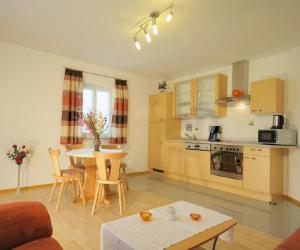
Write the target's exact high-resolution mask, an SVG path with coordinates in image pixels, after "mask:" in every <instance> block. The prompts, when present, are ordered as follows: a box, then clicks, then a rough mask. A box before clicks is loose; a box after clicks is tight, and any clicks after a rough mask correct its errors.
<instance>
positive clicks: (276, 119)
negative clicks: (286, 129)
mask: <svg viewBox="0 0 300 250" xmlns="http://www.w3.org/2000/svg"><path fill="white" fill-rule="evenodd" d="M283 125H284V116H283V115H273V126H272V127H271V129H283Z"/></svg>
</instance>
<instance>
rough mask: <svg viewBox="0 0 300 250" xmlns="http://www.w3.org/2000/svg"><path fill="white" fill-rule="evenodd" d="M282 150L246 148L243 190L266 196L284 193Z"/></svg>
mask: <svg viewBox="0 0 300 250" xmlns="http://www.w3.org/2000/svg"><path fill="white" fill-rule="evenodd" d="M282 166H283V154H282V150H281V149H273V148H266V149H262V148H257V147H245V148H244V170H243V188H244V189H246V190H251V191H256V192H260V193H266V194H271V195H272V194H281V193H282V176H283V170H282Z"/></svg>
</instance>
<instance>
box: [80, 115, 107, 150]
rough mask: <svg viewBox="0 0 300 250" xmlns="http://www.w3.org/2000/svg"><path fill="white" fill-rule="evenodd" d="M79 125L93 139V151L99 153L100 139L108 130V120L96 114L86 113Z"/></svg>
mask: <svg viewBox="0 0 300 250" xmlns="http://www.w3.org/2000/svg"><path fill="white" fill-rule="evenodd" d="M81 123H82V125H83V126H85V127H86V128H87V129H88V130H89V132H90V133H91V134H93V136H94V137H95V142H94V144H95V151H99V149H100V146H101V137H102V135H103V133H104V132H105V131H106V130H107V128H108V120H107V118H106V117H105V116H103V114H102V113H101V112H100V113H98V114H97V113H96V112H88V113H87V114H86V115H83V117H82V119H81Z"/></svg>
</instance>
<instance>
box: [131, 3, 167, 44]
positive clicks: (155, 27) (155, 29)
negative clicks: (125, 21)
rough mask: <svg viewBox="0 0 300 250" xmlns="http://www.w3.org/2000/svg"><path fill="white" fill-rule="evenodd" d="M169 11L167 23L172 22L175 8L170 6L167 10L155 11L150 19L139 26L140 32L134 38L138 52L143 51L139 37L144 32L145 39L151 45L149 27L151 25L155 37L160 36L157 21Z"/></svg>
mask: <svg viewBox="0 0 300 250" xmlns="http://www.w3.org/2000/svg"><path fill="white" fill-rule="evenodd" d="M166 11H168V15H167V17H166V20H167V22H170V21H171V20H172V18H173V6H172V5H170V6H168V7H167V8H165V9H162V10H160V11H153V12H151V13H150V15H149V17H148V18H147V19H146V20H145V21H144V22H142V23H141V24H139V28H138V30H137V31H136V32H135V34H134V36H133V40H134V44H135V47H136V49H137V50H140V49H141V44H140V42H139V40H138V36H139V34H140V33H141V32H142V31H144V33H145V38H146V41H147V42H148V43H151V40H152V39H151V36H150V34H149V32H148V29H147V27H148V25H150V27H151V28H152V32H153V34H154V35H155V36H157V35H158V25H157V19H158V18H159V17H160V15H161V14H162V13H164V12H166Z"/></svg>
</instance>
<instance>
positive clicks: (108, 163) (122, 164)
mask: <svg viewBox="0 0 300 250" xmlns="http://www.w3.org/2000/svg"><path fill="white" fill-rule="evenodd" d="M101 148H102V149H122V147H121V145H119V144H106V145H101ZM107 166H108V167H109V166H110V162H109V161H107ZM126 168H127V164H126V163H124V162H121V166H120V171H121V172H122V173H123V175H124V176H123V178H124V181H125V185H126V189H127V191H129V185H128V180H127V175H126Z"/></svg>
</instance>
